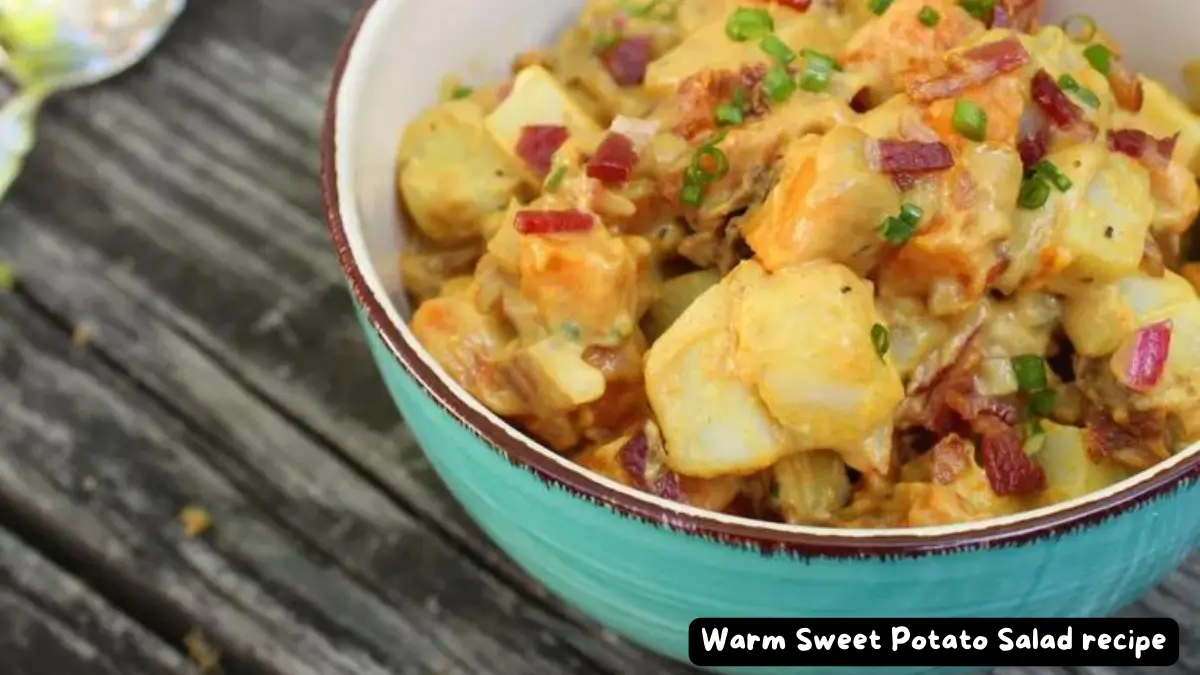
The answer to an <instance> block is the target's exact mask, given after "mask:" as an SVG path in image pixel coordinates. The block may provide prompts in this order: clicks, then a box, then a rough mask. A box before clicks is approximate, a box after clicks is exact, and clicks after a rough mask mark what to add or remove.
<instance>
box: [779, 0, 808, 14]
mask: <svg viewBox="0 0 1200 675" xmlns="http://www.w3.org/2000/svg"><path fill="white" fill-rule="evenodd" d="M775 2H778V3H779V4H781V5H783V6H784V7H791V8H792V9H794V10H796V11H798V12H807V11H808V8H809V7H811V6H812V0H775Z"/></svg>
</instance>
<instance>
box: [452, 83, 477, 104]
mask: <svg viewBox="0 0 1200 675" xmlns="http://www.w3.org/2000/svg"><path fill="white" fill-rule="evenodd" d="M474 92H475V90H474V89H472V88H470V87H466V86H463V85H461V84H460V85H458V86H457V87H455V88H454V91H452V92H450V98H451V99H452V100H455V101H458V100H460V99H464V98H466V97H468V96H470V95H471V94H472V93H474Z"/></svg>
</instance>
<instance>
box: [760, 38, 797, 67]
mask: <svg viewBox="0 0 1200 675" xmlns="http://www.w3.org/2000/svg"><path fill="white" fill-rule="evenodd" d="M758 46H759V47H761V48H762V50H763V51H764V52H766V53H767V55H769V56H770V57H771V58H773V59H775V61H777V62H778V63H780V64H781V65H785V66H786V65H787V64H789V63H791V62H792V61H795V60H796V51H795V50H793V49H792V48H791V47H789V46H787V43H785V42H784V41H783V40H780V39H779V38H777V37H775V36H774V35H768V36H766V37H765V38H763V39H762V42H760V43H759V45H758Z"/></svg>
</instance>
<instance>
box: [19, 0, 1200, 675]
mask: <svg viewBox="0 0 1200 675" xmlns="http://www.w3.org/2000/svg"><path fill="white" fill-rule="evenodd" d="M356 6H357V3H356V2H352V1H350V0H193V2H192V3H191V7H190V8H189V9H188V10H187V12H186V13H185V15H184V16H183V18H182V19H181V21H180V23H179V24H178V26H177V27H176V28H175V30H173V32H172V33H171V34H170V35H169V36H168V39H167V41H166V42H165V43H164V45H163V46H162V48H161V49H160V50H159V51H157V52H155V54H154V55H153V56H152V58H151V59H150V60H149V61H147V62H146V63H144V64H142V65H140V66H139V67H137V68H135V69H134V70H132V71H131V72H129V73H128V74H126V75H124V76H122V77H121V78H118V79H117V80H114V81H111V82H109V83H106V84H104V85H102V86H98V87H93V88H91V89H88V90H84V91H79V92H75V93H72V94H70V95H68V96H64V97H62V98H60V99H56V100H54V101H52V102H51V104H50V105H49V106H48V108H47V109H46V111H45V114H44V116H43V118H42V119H41V126H40V129H39V144H38V147H37V149H36V150H35V152H34V154H33V156H32V157H31V158H30V161H29V164H28V167H27V169H26V171H25V172H24V174H23V175H22V176H21V178H20V179H19V180H18V182H17V184H16V186H15V188H14V191H13V192H12V194H11V195H10V197H9V199H8V200H7V202H6V203H4V204H3V205H0V262H5V263H7V264H10V265H12V266H13V267H14V268H15V270H16V272H17V275H18V278H19V280H20V281H19V284H18V286H17V288H16V289H15V290H14V291H13V292H10V293H7V294H0V655H4V656H2V657H0V672H3V673H5V675H10V673H11V674H12V675H24V674H25V673H29V674H30V675H35V674H36V675H46V674H47V673H51V674H56V673H59V672H61V673H68V674H70V675H91V674H92V673H110V672H119V673H121V674H122V675H141V673H147V674H155V675H157V674H158V673H189V672H194V671H195V670H197V669H196V668H194V667H192V666H189V665H187V663H188V660H192V659H193V657H195V656H197V655H196V654H195V653H194V652H195V651H196V650H195V647H196V640H197V639H199V638H198V637H197V636H201V637H202V639H203V640H204V641H205V642H206V643H207V644H209V645H210V646H211V647H212V648H213V649H215V650H216V651H219V652H220V655H221V658H220V669H221V670H222V672H225V673H235V674H236V673H245V674H247V675H259V674H268V673H269V674H272V675H342V674H345V675H383V674H385V673H464V674H466V673H505V674H513V675H516V674H525V673H529V674H533V673H546V674H553V673H580V674H584V673H587V674H592V673H595V674H608V673H611V674H621V673H649V672H653V673H681V674H682V673H687V672H692V671H691V669H689V668H687V667H684V666H681V665H677V664H671V663H667V662H665V661H663V660H661V659H658V658H655V657H652V656H649V655H646V654H645V653H644V652H642V651H640V650H639V649H637V648H635V647H632V646H630V645H628V644H626V643H624V642H622V641H620V640H617V639H615V638H613V637H612V636H611V635H608V634H606V633H604V632H603V631H602V630H600V629H599V628H598V627H596V626H595V625H593V624H591V623H589V622H588V621H586V620H583V619H582V618H580V617H579V616H577V615H575V614H574V613H573V612H572V611H570V610H568V609H566V608H564V607H562V606H561V605H560V604H559V603H557V602H556V601H555V600H553V599H552V598H548V597H547V596H546V594H545V593H544V591H542V590H541V588H540V587H539V586H538V585H537V584H536V583H534V582H532V581H531V580H529V579H528V578H527V577H526V576H525V575H524V574H523V573H521V572H520V571H519V570H517V569H516V568H515V566H514V565H513V564H512V563H511V562H509V561H508V560H507V559H506V558H504V557H503V555H502V554H500V553H499V552H498V551H497V550H496V549H495V548H494V547H493V546H492V545H491V544H490V543H489V542H488V541H487V540H486V538H485V537H484V536H483V535H482V534H481V533H480V532H479V530H478V529H477V528H475V527H474V526H473V525H472V524H471V523H470V522H469V521H468V520H467V519H466V517H465V515H464V514H463V512H462V511H461V510H460V509H459V508H458V507H457V506H456V505H455V504H454V503H453V501H452V500H451V498H450V497H449V495H448V493H447V492H446V491H445V490H444V489H443V488H442V486H441V484H440V483H439V482H438V481H437V479H436V477H435V476H434V474H433V473H432V471H431V469H430V468H429V465H428V464H427V463H426V462H425V461H424V459H423V458H422V456H421V454H420V451H419V450H418V449H417V448H416V446H415V445H414V443H413V441H412V439H411V437H410V436H409V435H408V434H407V433H406V432H405V430H404V428H403V425H402V424H401V423H400V421H399V419H398V418H397V416H396V413H395V410H394V408H393V407H392V404H391V402H390V400H389V399H388V397H387V395H386V394H385V392H384V391H383V389H382V386H381V385H380V383H379V381H378V377H377V376H376V374H375V372H374V370H373V367H372V365H371V363H370V359H369V356H368V354H367V352H366V349H365V345H364V344H363V342H362V338H361V336H360V334H359V329H358V326H357V324H356V323H355V321H354V318H353V316H352V315H351V313H350V305H349V298H348V294H347V293H346V291H345V288H344V285H343V283H342V281H341V278H340V275H339V273H338V269H337V265H336V262H335V261H334V258H333V256H332V254H331V252H330V247H329V243H328V236H327V234H326V232H325V229H324V226H323V225H322V224H321V221H320V218H321V211H322V208H321V204H320V196H319V193H318V190H317V186H316V170H317V167H316V162H317V151H316V135H317V131H318V128H319V123H320V115H321V108H322V103H323V98H324V95H325V91H326V87H327V80H328V76H329V68H330V64H331V61H332V57H333V53H334V51H335V49H336V47H337V46H338V44H339V42H340V40H341V36H342V33H343V31H344V29H345V27H346V25H347V24H348V22H349V20H350V17H351V15H352V14H353V12H354V10H355V9H356ZM189 506H190V507H197V508H201V509H203V510H204V511H206V512H207V513H208V514H210V517H211V521H212V525H211V527H210V528H209V529H207V530H206V531H203V532H200V533H199V534H194V533H193V534H189V533H188V532H186V531H185V528H184V527H183V526H182V524H181V522H180V520H179V517H178V514H179V513H180V511H181V510H182V509H184V508H185V507H189ZM5 528H6V529H8V530H10V531H11V532H15V533H17V534H18V535H19V536H20V538H21V539H20V540H18V539H17V538H14V537H13V536H10V535H6V534H4V533H3V531H2V530H3V529H5ZM22 542H26V543H22ZM32 549H38V550H39V552H38V553H35V552H34V551H33V550H32ZM39 556H41V557H39ZM42 557H44V558H45V559H46V560H53V561H54V563H53V564H50V563H47V562H45V560H43V558H42ZM39 570H40V571H41V573H40V574H39V573H38V571H39ZM1131 611H1134V612H1140V613H1145V614H1156V615H1169V616H1173V617H1175V618H1176V619H1178V620H1179V621H1180V623H1181V625H1182V626H1183V628H1184V631H1185V635H1186V636H1187V638H1188V643H1187V645H1186V647H1185V656H1184V658H1183V659H1182V660H1181V662H1180V664H1179V665H1178V666H1177V667H1176V668H1175V669H1173V671H1171V672H1175V673H1183V672H1200V560H1198V561H1193V563H1191V564H1190V565H1189V567H1188V568H1186V569H1185V570H1182V571H1181V572H1179V573H1177V574H1176V575H1175V576H1174V577H1172V579H1171V580H1170V581H1169V582H1167V583H1166V584H1165V585H1164V586H1163V587H1161V588H1160V589H1158V590H1157V591H1155V592H1154V593H1153V594H1152V595H1151V596H1149V597H1148V598H1146V599H1145V600H1144V601H1142V602H1141V603H1140V604H1139V605H1138V606H1137V607H1135V608H1133V610H1131ZM185 657H186V658H185ZM4 659H12V660H13V663H16V664H18V665H17V666H16V667H15V670H14V669H13V668H10V667H7V666H8V662H7V661H5V660H4ZM55 659H57V660H55ZM200 660H201V661H205V659H200ZM204 665H206V666H208V665H211V664H210V663H207V662H206V663H205V664H204ZM22 668H24V670H22ZM210 670H211V668H210ZM1011 672H1014V673H1015V672H1032V671H1029V670H1026V671H1015V670H1014V671H1011ZM1045 672H1049V671H1045Z"/></svg>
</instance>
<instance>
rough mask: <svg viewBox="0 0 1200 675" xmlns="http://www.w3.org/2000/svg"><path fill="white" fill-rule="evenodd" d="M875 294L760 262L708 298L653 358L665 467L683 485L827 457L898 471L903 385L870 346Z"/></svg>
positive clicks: (829, 275) (846, 276) (817, 267)
mask: <svg viewBox="0 0 1200 675" xmlns="http://www.w3.org/2000/svg"><path fill="white" fill-rule="evenodd" d="M877 323H879V318H878V316H877V315H876V313H875V308H874V304H873V301H872V292H871V287H870V284H868V283H867V282H865V281H863V280H862V279H860V278H858V277H857V276H855V275H854V274H853V273H852V272H851V271H850V270H849V269H847V268H845V267H843V266H841V265H836V264H833V263H829V262H817V263H812V264H809V265H803V266H799V267H789V268H785V269H783V270H780V271H779V272H776V273H775V274H768V273H767V272H766V271H765V270H764V269H763V267H762V266H761V265H759V264H758V263H757V262H755V261H747V262H744V263H742V264H741V265H739V266H738V267H737V268H736V269H735V270H734V271H733V272H732V273H731V274H730V276H729V277H727V278H726V279H725V280H724V281H722V282H721V283H720V284H718V285H717V286H714V287H712V288H711V289H709V290H708V291H706V292H705V293H704V294H703V295H701V296H700V298H699V299H697V300H696V301H695V302H694V303H693V304H692V305H691V306H690V307H689V308H688V309H687V311H685V312H684V313H683V316H681V317H680V318H679V320H678V321H676V322H675V324H674V325H672V326H671V328H670V329H669V330H667V332H666V333H665V334H664V335H663V336H662V337H661V338H660V339H659V340H658V342H656V343H655V344H654V346H653V347H652V348H651V349H650V352H649V354H648V355H647V358H646V391H647V394H648V396H649V399H650V404H651V406H652V408H653V409H654V412H655V413H656V415H657V416H658V419H659V421H660V423H661V424H662V430H663V436H664V438H665V440H666V445H667V461H668V463H669V464H670V465H671V467H672V468H673V469H675V470H676V471H678V472H679V473H681V474H686V475H692V476H701V477H711V476H716V475H720V474H722V473H736V474H741V475H746V474H749V473H753V472H755V471H759V470H762V469H765V468H767V467H769V466H771V465H772V464H774V463H775V462H776V461H778V460H779V459H780V458H782V457H784V456H786V455H789V454H792V453H796V452H804V451H813V450H831V451H834V452H836V453H837V454H839V455H840V456H841V458H842V460H843V461H844V462H846V463H847V464H849V465H850V466H852V467H854V468H856V469H859V470H862V471H868V470H870V471H880V472H882V471H886V469H887V468H888V466H889V464H890V454H891V433H890V430H891V425H890V416H891V414H892V412H893V410H894V409H895V407H896V405H897V404H898V403H899V402H900V399H901V398H902V396H903V390H902V387H901V384H900V376H899V375H898V374H897V373H896V370H895V368H893V367H892V365H891V363H890V360H889V359H888V358H887V357H886V356H884V357H880V356H879V355H878V354H876V352H875V348H874V346H873V344H872V338H871V333H872V328H873V327H874V326H875V325H876V324H877Z"/></svg>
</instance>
